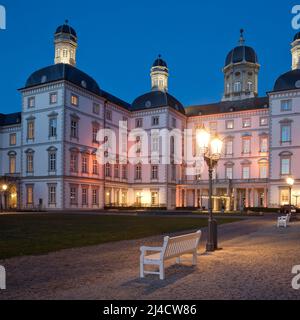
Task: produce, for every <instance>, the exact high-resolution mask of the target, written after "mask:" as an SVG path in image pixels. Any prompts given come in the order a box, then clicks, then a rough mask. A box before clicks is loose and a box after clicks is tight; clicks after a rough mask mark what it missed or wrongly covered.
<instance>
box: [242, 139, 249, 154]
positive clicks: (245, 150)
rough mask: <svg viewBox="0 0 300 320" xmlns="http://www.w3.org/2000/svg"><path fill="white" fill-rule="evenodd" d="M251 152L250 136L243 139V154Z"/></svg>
mask: <svg viewBox="0 0 300 320" xmlns="http://www.w3.org/2000/svg"><path fill="white" fill-rule="evenodd" d="M249 153H251V140H250V139H249V138H246V139H243V154H249Z"/></svg>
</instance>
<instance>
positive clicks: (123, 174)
mask: <svg viewBox="0 0 300 320" xmlns="http://www.w3.org/2000/svg"><path fill="white" fill-rule="evenodd" d="M122 179H124V180H125V179H127V165H126V164H123V165H122Z"/></svg>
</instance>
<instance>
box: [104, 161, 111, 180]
mask: <svg viewBox="0 0 300 320" xmlns="http://www.w3.org/2000/svg"><path fill="white" fill-rule="evenodd" d="M105 177H111V172H110V164H109V163H106V164H105Z"/></svg>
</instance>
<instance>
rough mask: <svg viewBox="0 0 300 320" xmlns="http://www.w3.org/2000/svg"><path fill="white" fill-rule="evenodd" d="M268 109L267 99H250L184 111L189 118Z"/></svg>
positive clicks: (193, 107) (189, 108) (196, 107)
mask: <svg viewBox="0 0 300 320" xmlns="http://www.w3.org/2000/svg"><path fill="white" fill-rule="evenodd" d="M268 107H269V99H268V97H262V98H251V99H245V100H238V101H224V102H218V103H212V104H207V105H200V106H191V107H187V108H186V109H185V112H186V115H187V116H189V117H192V116H199V115H203V116H205V115H213V114H219V113H232V112H238V111H246V110H255V109H265V108H268Z"/></svg>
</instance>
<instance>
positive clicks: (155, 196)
mask: <svg viewBox="0 0 300 320" xmlns="http://www.w3.org/2000/svg"><path fill="white" fill-rule="evenodd" d="M158 205H159V202H158V192H157V191H153V192H151V206H153V207H155V206H158Z"/></svg>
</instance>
